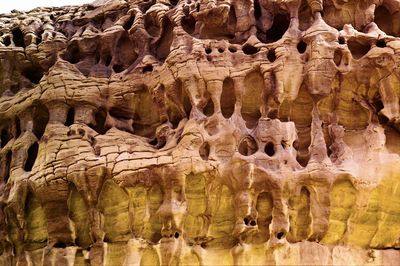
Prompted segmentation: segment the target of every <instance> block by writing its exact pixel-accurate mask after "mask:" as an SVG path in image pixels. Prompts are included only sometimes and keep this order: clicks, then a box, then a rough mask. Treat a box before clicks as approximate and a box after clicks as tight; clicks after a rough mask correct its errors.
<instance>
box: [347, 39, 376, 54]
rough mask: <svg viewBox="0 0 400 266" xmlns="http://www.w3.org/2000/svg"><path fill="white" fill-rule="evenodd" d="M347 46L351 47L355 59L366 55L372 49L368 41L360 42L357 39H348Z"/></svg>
mask: <svg viewBox="0 0 400 266" xmlns="http://www.w3.org/2000/svg"><path fill="white" fill-rule="evenodd" d="M347 47H348V48H349V50H350V52H351V55H352V56H353V58H354V59H360V58H361V57H363V56H364V55H366V54H367V53H368V51H369V50H370V49H371V46H370V45H369V44H366V43H360V42H357V41H353V40H352V41H350V40H349V41H347Z"/></svg>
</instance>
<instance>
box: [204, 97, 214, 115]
mask: <svg viewBox="0 0 400 266" xmlns="http://www.w3.org/2000/svg"><path fill="white" fill-rule="evenodd" d="M203 113H204V114H205V115H206V116H212V115H213V114H214V102H213V101H212V100H211V98H210V99H208V101H207V104H206V106H205V107H204V109H203Z"/></svg>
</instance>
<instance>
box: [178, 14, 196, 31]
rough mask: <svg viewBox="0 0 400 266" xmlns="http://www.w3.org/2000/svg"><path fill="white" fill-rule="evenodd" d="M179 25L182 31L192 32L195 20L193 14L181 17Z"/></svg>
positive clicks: (194, 27)
mask: <svg viewBox="0 0 400 266" xmlns="http://www.w3.org/2000/svg"><path fill="white" fill-rule="evenodd" d="M181 25H182V28H183V30H184V31H186V32H187V33H189V34H192V33H193V32H194V30H195V29H196V20H195V18H194V17H193V16H191V15H187V16H184V17H183V18H182V20H181Z"/></svg>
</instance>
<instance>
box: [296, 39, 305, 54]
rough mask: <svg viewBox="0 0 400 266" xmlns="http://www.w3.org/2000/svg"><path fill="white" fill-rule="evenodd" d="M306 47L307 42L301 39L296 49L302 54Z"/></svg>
mask: <svg viewBox="0 0 400 266" xmlns="http://www.w3.org/2000/svg"><path fill="white" fill-rule="evenodd" d="M306 49H307V44H306V43H305V42H304V41H303V40H301V41H300V42H299V43H298V44H297V51H298V52H299V53H300V54H304V52H305V51H306Z"/></svg>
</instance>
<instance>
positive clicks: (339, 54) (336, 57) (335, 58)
mask: <svg viewBox="0 0 400 266" xmlns="http://www.w3.org/2000/svg"><path fill="white" fill-rule="evenodd" d="M341 61H342V51H341V50H340V49H336V50H335V53H334V54H333V62H335V65H337V66H339V65H340V62H341Z"/></svg>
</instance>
